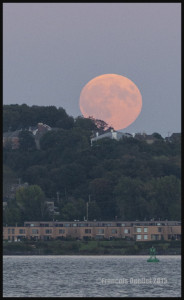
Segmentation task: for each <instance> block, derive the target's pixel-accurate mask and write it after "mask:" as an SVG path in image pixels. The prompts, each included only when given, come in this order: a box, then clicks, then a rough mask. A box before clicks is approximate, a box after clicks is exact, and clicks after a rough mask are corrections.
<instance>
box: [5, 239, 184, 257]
mask: <svg viewBox="0 0 184 300" xmlns="http://www.w3.org/2000/svg"><path fill="white" fill-rule="evenodd" d="M152 245H153V246H154V247H155V248H156V255H158V256H159V255H173V256H174V255H181V241H152V242H136V241H125V240H113V241H112V240H101V241H97V240H90V241H83V240H68V241H66V240H64V241H61V240H53V241H21V242H5V241H4V242H3V255H9V256H10V255H71V256H72V255H77V256H78V255H85V256H89V255H93V256H94V255H102V256H104V255H121V256H130V255H145V256H149V249H150V248H151V246H152Z"/></svg>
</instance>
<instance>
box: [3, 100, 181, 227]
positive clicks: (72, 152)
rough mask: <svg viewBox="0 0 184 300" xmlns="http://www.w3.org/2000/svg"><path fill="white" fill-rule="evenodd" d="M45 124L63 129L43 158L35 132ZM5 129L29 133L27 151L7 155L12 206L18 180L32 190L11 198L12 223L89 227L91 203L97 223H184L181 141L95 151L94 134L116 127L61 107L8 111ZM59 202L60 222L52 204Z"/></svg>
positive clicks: (103, 143) (8, 214) (44, 144)
mask: <svg viewBox="0 0 184 300" xmlns="http://www.w3.org/2000/svg"><path fill="white" fill-rule="evenodd" d="M23 115H24V117H23ZM38 122H43V123H46V124H47V125H49V126H51V127H55V128H57V130H53V131H49V132H47V133H45V134H44V135H43V136H42V137H41V139H40V150H38V149H37V148H36V146H35V141H34V137H33V135H32V134H31V133H30V132H28V128H29V126H34V125H36V124H37V123H38ZM3 123H4V126H5V127H4V128H3V130H4V131H7V130H10V129H11V130H17V129H20V128H22V129H23V130H22V131H21V132H20V147H19V149H11V147H6V148H4V150H3V166H4V168H3V178H4V183H3V192H4V198H8V197H7V194H8V187H9V186H11V184H12V183H13V182H15V181H17V180H18V178H21V181H22V182H28V184H29V186H28V187H24V188H20V189H19V190H18V191H17V192H16V194H15V197H14V198H13V199H12V198H11V199H9V198H8V205H7V208H6V209H5V210H4V214H3V215H4V223H6V224H10V223H11V224H12V225H13V224H15V223H16V222H17V223H19V224H23V222H24V221H29V220H34V221H35V220H53V218H54V217H55V218H56V219H57V220H74V219H78V220H83V219H84V216H86V203H87V202H89V199H90V202H89V203H88V218H89V220H94V219H96V220H114V219H121V220H145V219H146V220H148V219H151V218H154V219H159V218H160V219H168V220H180V219H181V216H180V210H181V192H180V189H181V143H180V141H177V142H174V143H169V142H167V141H165V140H164V139H162V138H161V139H158V140H157V141H155V142H154V143H153V144H147V143H146V142H144V141H140V140H136V139H135V138H133V137H132V138H131V137H128V138H123V139H121V140H120V141H116V140H111V139H108V138H106V139H101V140H98V141H97V142H96V143H94V144H93V146H91V142H90V139H91V137H92V134H94V132H96V131H98V132H103V131H104V130H105V129H107V128H108V125H107V124H106V123H105V122H104V121H102V120H95V119H93V118H83V117H77V118H75V119H74V118H73V117H71V116H68V115H67V113H66V112H65V110H64V109H63V108H58V109H57V108H56V107H54V106H50V107H39V106H32V107H28V106H27V105H25V104H23V105H5V106H4V107H3ZM157 135H159V134H158V133H157ZM56 195H59V197H58V198H57V196H56ZM52 199H53V200H54V201H55V205H56V206H57V207H58V212H59V215H57V216H53V215H52V214H51V213H49V211H48V210H47V208H46V206H45V204H44V203H45V201H46V200H47V201H49V200H52Z"/></svg>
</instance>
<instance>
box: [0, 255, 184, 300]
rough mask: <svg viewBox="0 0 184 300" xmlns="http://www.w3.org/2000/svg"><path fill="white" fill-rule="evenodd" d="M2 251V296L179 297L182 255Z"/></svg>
mask: <svg viewBox="0 0 184 300" xmlns="http://www.w3.org/2000/svg"><path fill="white" fill-rule="evenodd" d="M157 257H158V258H159V259H160V262H158V263H148V262H147V261H146V260H147V258H148V256H4V258H3V296H4V297H181V257H180V256H157Z"/></svg>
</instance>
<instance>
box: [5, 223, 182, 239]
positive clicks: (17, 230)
mask: <svg viewBox="0 0 184 300" xmlns="http://www.w3.org/2000/svg"><path fill="white" fill-rule="evenodd" d="M66 238H75V239H113V238H116V239H127V240H136V241H145V242H146V241H153V240H165V241H168V240H181V222H179V221H109V222H108V221H82V222H81V221H73V222H62V221H52V222H51V221H45V222H44V221H35V222H34V221H32V222H24V226H21V227H18V226H5V227H3V240H8V241H21V240H24V239H28V240H52V239H66Z"/></svg>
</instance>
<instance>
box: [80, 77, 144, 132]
mask: <svg viewBox="0 0 184 300" xmlns="http://www.w3.org/2000/svg"><path fill="white" fill-rule="evenodd" d="M79 105H80V110H81V113H82V114H83V116H84V117H85V118H88V117H93V118H95V119H99V120H103V121H105V122H106V123H107V124H108V126H111V127H113V128H114V129H115V130H120V129H123V128H126V127H128V126H129V125H130V124H132V123H133V122H134V121H135V120H136V118H137V117H138V115H139V114H140V112H141V109H142V96H141V93H140V91H139V89H138V88H137V86H136V85H135V83H133V82H132V81H131V80H130V79H128V78H126V77H124V76H121V75H117V74H104V75H100V76H97V77H95V78H93V79H92V80H90V81H89V82H88V83H87V84H86V85H85V86H84V87H83V89H82V91H81V94H80V100H79Z"/></svg>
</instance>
